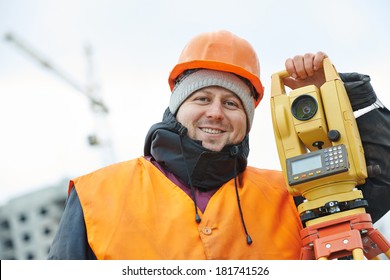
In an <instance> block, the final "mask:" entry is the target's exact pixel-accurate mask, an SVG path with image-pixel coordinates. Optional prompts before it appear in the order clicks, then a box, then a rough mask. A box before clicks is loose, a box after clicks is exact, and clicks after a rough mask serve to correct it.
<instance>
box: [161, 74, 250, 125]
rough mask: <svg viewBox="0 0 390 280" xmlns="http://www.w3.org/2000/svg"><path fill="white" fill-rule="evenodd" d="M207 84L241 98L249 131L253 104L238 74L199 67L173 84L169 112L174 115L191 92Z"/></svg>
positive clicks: (246, 86) (248, 90) (248, 91)
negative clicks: (221, 88)
mask: <svg viewBox="0 0 390 280" xmlns="http://www.w3.org/2000/svg"><path fill="white" fill-rule="evenodd" d="M209 86H219V87H223V88H225V89H227V90H230V91H231V92H233V93H235V94H236V95H237V96H238V97H239V98H240V99H241V102H242V104H243V106H244V108H245V112H246V115H247V118H248V122H249V123H248V131H249V130H250V128H251V126H252V122H253V117H254V114H255V104H254V101H253V97H252V96H251V91H250V88H249V87H248V85H246V83H245V82H244V81H243V80H242V79H240V78H239V77H238V76H236V75H234V74H232V73H228V72H223V71H215V70H209V69H200V70H197V71H196V72H194V73H191V74H189V75H187V76H185V77H184V78H182V79H181V80H180V81H179V82H178V83H177V84H176V85H175V87H174V89H173V91H172V94H171V99H170V104H169V109H170V111H171V113H172V114H174V115H175V114H176V112H177V110H178V109H179V107H180V105H181V104H182V103H183V102H184V101H185V100H186V99H187V97H189V96H190V95H191V94H192V93H194V92H195V91H197V90H200V89H202V88H205V87H209Z"/></svg>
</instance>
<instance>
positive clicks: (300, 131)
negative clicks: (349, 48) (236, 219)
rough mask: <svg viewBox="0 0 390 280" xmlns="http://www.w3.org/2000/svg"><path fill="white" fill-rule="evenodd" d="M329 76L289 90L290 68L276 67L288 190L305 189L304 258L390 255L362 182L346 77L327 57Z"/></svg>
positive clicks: (276, 115)
mask: <svg viewBox="0 0 390 280" xmlns="http://www.w3.org/2000/svg"><path fill="white" fill-rule="evenodd" d="M323 67H324V73H325V80H326V82H325V83H324V84H323V85H322V86H321V87H320V88H319V89H318V88H317V87H316V86H315V85H309V86H305V87H301V88H298V89H295V90H291V91H290V92H289V94H287V93H286V90H285V85H284V83H283V78H286V77H288V76H289V74H288V72H287V71H281V72H278V73H275V74H273V75H272V80H271V111H272V121H273V128H274V134H275V140H276V146H277V149H278V154H279V160H280V164H281V167H282V170H283V173H284V177H285V181H286V185H287V188H288V191H289V192H290V193H291V194H292V195H294V196H302V197H304V199H305V200H304V202H303V203H302V204H300V205H299V206H298V212H299V215H300V217H301V221H302V223H303V224H304V228H303V230H302V232H301V238H302V242H303V246H302V251H301V258H302V259H334V258H342V257H347V256H350V255H352V256H353V258H354V259H364V257H366V258H368V259H373V258H377V257H378V255H379V254H381V253H385V255H386V256H387V257H388V258H390V244H389V243H388V242H387V241H386V240H385V238H384V237H383V235H382V234H381V233H380V232H379V231H378V230H376V229H374V228H373V226H372V222H371V217H370V215H369V214H368V213H366V211H365V206H367V202H366V201H365V200H364V197H363V194H362V192H361V191H360V190H358V189H357V188H356V186H358V185H361V184H363V183H364V182H365V179H366V178H367V168H366V162H365V157H364V150H363V145H362V142H361V139H360V134H359V130H358V127H357V124H356V120H355V117H354V115H353V111H352V107H351V104H350V102H349V98H348V95H347V92H346V90H345V87H344V84H343V82H342V80H341V79H340V77H339V75H338V73H337V71H336V69H335V67H334V66H333V64H332V63H331V61H330V60H329V58H326V59H325V60H324V63H323Z"/></svg>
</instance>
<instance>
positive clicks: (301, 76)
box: [283, 51, 328, 89]
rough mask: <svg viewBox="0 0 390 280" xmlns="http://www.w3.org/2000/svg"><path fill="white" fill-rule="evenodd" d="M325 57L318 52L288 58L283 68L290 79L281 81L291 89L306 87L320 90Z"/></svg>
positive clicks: (323, 76)
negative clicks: (313, 86) (311, 86)
mask: <svg viewBox="0 0 390 280" xmlns="http://www.w3.org/2000/svg"><path fill="white" fill-rule="evenodd" d="M327 57H328V56H327V55H326V53H324V52H321V51H320V52H317V53H316V54H312V53H306V54H304V55H296V56H294V57H293V58H288V59H287V60H286V62H285V66H286V70H287V72H288V73H289V74H290V77H288V78H284V79H283V82H284V84H285V85H286V86H288V87H289V88H291V89H296V88H300V87H303V86H307V85H315V86H317V87H318V88H320V87H321V86H322V85H323V83H325V74H324V69H323V61H324V59H325V58H327Z"/></svg>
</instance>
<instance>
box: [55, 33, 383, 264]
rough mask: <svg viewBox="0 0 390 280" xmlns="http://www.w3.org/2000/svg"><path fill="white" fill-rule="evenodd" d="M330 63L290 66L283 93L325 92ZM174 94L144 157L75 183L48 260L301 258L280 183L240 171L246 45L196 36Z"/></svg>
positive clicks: (253, 72) (246, 112)
mask: <svg viewBox="0 0 390 280" xmlns="http://www.w3.org/2000/svg"><path fill="white" fill-rule="evenodd" d="M325 57H326V55H325V54H324V53H322V52H318V53H316V54H310V53H309V54H306V55H298V56H296V57H294V58H293V59H288V60H287V62H286V69H287V71H289V73H290V74H291V76H293V77H296V79H291V80H289V79H287V80H286V81H285V82H286V85H287V84H290V85H293V84H294V86H301V85H305V83H315V84H319V85H321V83H323V82H324V73H323V70H322V61H323V59H324V58H325ZM169 85H170V88H171V90H172V94H171V97H170V103H169V107H168V108H167V109H166V111H165V113H164V116H163V120H162V121H161V122H159V123H156V124H155V125H153V126H152V127H151V128H150V130H149V132H148V134H147V136H146V141H145V146H144V156H142V157H139V158H136V159H132V160H129V161H125V162H121V163H117V164H114V165H111V166H108V167H105V168H102V169H100V170H97V171H94V172H92V173H90V174H87V175H83V176H80V177H78V178H75V179H73V180H71V182H70V186H69V198H68V201H67V205H66V208H65V211H64V214H63V217H62V219H61V222H60V225H59V229H58V232H57V235H56V237H55V239H54V241H53V244H52V247H51V249H50V252H49V256H48V258H49V259H122V260H123V259H168V260H173V259H299V257H300V250H301V237H300V231H301V229H302V223H301V221H300V219H299V216H298V213H297V210H296V205H295V202H294V199H293V197H292V196H291V195H290V194H289V193H288V192H287V189H286V187H285V183H284V178H283V175H282V173H281V172H280V171H273V170H267V169H259V168H254V167H249V166H247V158H248V154H249V132H250V130H251V127H252V125H253V119H254V112H255V108H256V107H257V105H258V104H259V102H260V100H261V99H262V97H263V86H262V83H261V81H260V66H259V61H258V58H257V55H256V53H255V51H254V49H253V48H252V46H251V45H250V44H249V43H248V42H247V41H245V40H244V39H242V38H240V37H238V36H236V35H234V34H232V33H231V32H228V31H217V32H210V33H202V34H200V35H198V36H196V37H194V38H193V39H192V40H191V41H190V42H189V43H188V44H187V46H186V47H185V48H184V50H183V52H182V54H181V56H180V58H179V62H178V63H177V64H176V65H175V67H174V68H173V70H172V71H171V74H170V76H169ZM357 88H359V87H357ZM354 89H355V91H356V87H354V88H353V89H352V90H351V92H353V90H354ZM374 101H375V100H374ZM374 101H373V102H374ZM269 121H271V120H269ZM259 156H261V155H259ZM382 214H383V213H382Z"/></svg>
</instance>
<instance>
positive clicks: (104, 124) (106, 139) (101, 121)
mask: <svg viewBox="0 0 390 280" xmlns="http://www.w3.org/2000/svg"><path fill="white" fill-rule="evenodd" d="M5 40H6V41H8V42H10V43H13V44H14V45H15V46H16V47H18V48H19V49H20V50H22V51H23V52H25V53H26V54H28V55H29V56H30V58H32V59H34V60H35V61H37V62H38V63H39V64H40V65H41V66H42V67H44V68H45V69H46V70H48V71H50V72H52V73H53V74H55V75H56V76H58V77H59V78H60V79H61V80H63V81H65V82H66V83H67V84H68V85H70V86H71V87H73V88H74V89H76V90H77V91H78V92H80V93H81V94H83V95H84V96H85V97H86V98H87V99H88V101H89V102H90V105H91V110H92V113H93V115H94V120H95V125H96V132H95V133H93V134H90V135H88V137H87V139H88V143H89V145H90V146H95V147H98V148H99V149H100V150H101V156H102V164H103V165H107V164H111V163H113V162H114V161H115V156H114V151H113V147H112V142H111V138H110V133H109V125H108V120H107V116H108V113H109V110H108V107H107V106H106V105H105V104H104V102H103V100H102V98H101V94H100V90H99V87H98V86H97V83H96V81H95V79H94V71H93V69H94V67H93V60H92V48H91V47H90V46H86V47H85V56H86V60H87V81H86V83H85V85H83V84H81V83H79V82H76V80H74V79H73V78H71V77H70V76H68V75H66V74H65V73H64V72H63V71H61V70H60V69H59V68H58V67H57V66H55V65H54V64H53V63H51V62H50V61H49V60H48V59H46V58H44V57H43V56H42V55H41V54H39V53H38V52H37V51H36V50H34V49H33V48H32V47H30V46H28V45H27V44H26V43H25V42H23V41H22V40H21V39H20V38H18V37H17V36H15V35H14V34H12V33H7V34H5Z"/></svg>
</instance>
